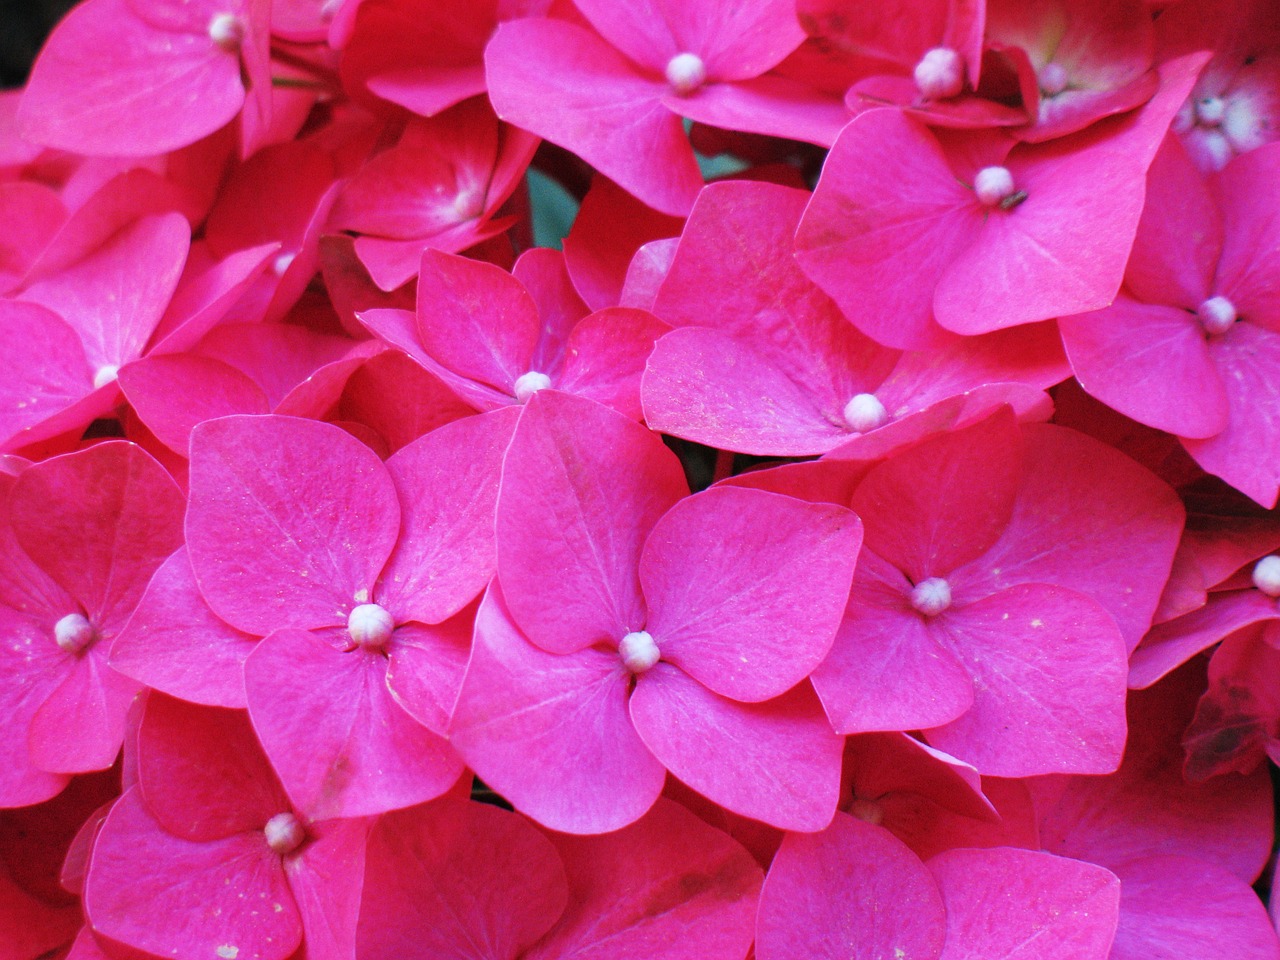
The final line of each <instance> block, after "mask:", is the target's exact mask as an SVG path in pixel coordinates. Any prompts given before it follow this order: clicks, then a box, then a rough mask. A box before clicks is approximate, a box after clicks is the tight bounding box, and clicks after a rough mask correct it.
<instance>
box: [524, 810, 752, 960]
mask: <svg viewBox="0 0 1280 960" xmlns="http://www.w3.org/2000/svg"><path fill="white" fill-rule="evenodd" d="M551 839H552V842H553V843H554V844H555V847H556V849H557V850H558V851H559V853H560V856H561V858H562V859H563V861H564V869H565V871H566V873H567V874H568V878H569V898H568V908H567V909H566V910H565V913H564V916H562V917H561V918H560V921H559V923H557V924H556V926H555V927H554V929H552V931H551V932H550V933H549V934H547V936H546V937H544V938H543V939H542V940H541V941H540V942H539V943H538V944H537V945H536V946H535V947H534V948H533V949H532V950H531V951H529V953H528V954H526V955H525V957H526V958H527V960H553V958H560V957H570V956H572V957H575V958H578V960H608V958H612V957H618V956H636V957H647V958H652V960H676V958H678V957H684V956H691V955H695V956H697V957H700V958H704V960H738V958H740V957H742V956H743V954H744V952H745V951H746V950H747V947H748V946H749V943H750V940H751V921H752V918H753V917H754V916H755V909H756V901H757V898H758V896H759V890H760V882H761V876H760V868H759V867H758V866H757V865H756V864H755V862H754V861H753V860H752V859H751V857H750V855H749V854H748V853H747V852H746V851H745V850H744V849H743V848H742V847H741V846H740V845H739V844H738V843H737V842H735V841H734V840H731V839H730V838H729V837H727V836H725V835H724V834H723V833H721V832H720V831H718V830H716V829H714V828H712V827H709V826H707V825H706V824H704V823H702V822H700V821H699V820H698V819H697V818H696V817H695V816H694V815H693V814H691V813H689V812H688V811H687V810H685V809H684V808H682V807H681V806H680V805H679V804H677V803H674V802H673V801H671V800H666V799H659V800H658V802H657V803H656V804H655V805H654V807H653V809H652V810H650V811H649V812H648V813H647V814H645V816H644V817H642V818H641V819H640V820H639V821H637V822H636V823H633V824H631V825H630V826H627V827H624V828H622V829H621V830H618V831H615V832H614V833H610V834H606V835H604V836H600V837H573V836H566V835H563V834H560V835H554V836H552V838H551Z"/></svg>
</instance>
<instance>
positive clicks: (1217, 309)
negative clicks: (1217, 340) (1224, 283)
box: [1196, 297, 1239, 336]
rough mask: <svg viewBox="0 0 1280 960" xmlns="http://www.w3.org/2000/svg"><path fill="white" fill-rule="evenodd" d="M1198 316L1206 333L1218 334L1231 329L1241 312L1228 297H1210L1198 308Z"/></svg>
mask: <svg viewBox="0 0 1280 960" xmlns="http://www.w3.org/2000/svg"><path fill="white" fill-rule="evenodd" d="M1196 316H1197V317H1198V318H1199V319H1200V325H1201V326H1202V327H1204V332H1205V333H1207V334H1209V335H1210V336H1218V335H1221V334H1224V333H1226V332H1227V331H1228V330H1230V329H1231V326H1232V324H1234V323H1235V322H1236V319H1237V318H1238V317H1239V314H1238V313H1236V307H1235V304H1233V303H1232V302H1231V301H1230V300H1228V299H1227V298H1226V297H1210V298H1209V299H1208V300H1206V301H1205V302H1204V303H1202V304H1200V306H1198V307H1197V308H1196Z"/></svg>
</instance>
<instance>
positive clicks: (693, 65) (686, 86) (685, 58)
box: [667, 53, 707, 97]
mask: <svg viewBox="0 0 1280 960" xmlns="http://www.w3.org/2000/svg"><path fill="white" fill-rule="evenodd" d="M706 79H707V65H706V64H705V63H703V62H702V58H701V57H700V56H698V55H697V54H696V53H677V54H676V55H675V56H674V57H672V58H671V59H670V60H668V61H667V83H669V84H671V89H672V90H674V91H675V92H676V93H678V94H680V96H682V97H685V96H688V95H689V94H691V93H693V91H695V90H697V89H698V88H699V87H700V86H702V85H703V83H705V82H706Z"/></svg>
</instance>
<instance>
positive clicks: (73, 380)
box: [0, 300, 93, 448]
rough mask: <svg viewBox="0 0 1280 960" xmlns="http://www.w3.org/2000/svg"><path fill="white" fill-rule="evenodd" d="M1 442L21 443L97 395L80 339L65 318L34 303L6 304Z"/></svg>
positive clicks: (1, 306) (0, 367)
mask: <svg viewBox="0 0 1280 960" xmlns="http://www.w3.org/2000/svg"><path fill="white" fill-rule="evenodd" d="M0 374H2V375H0V438H3V441H6V443H5V445H6V447H10V448H11V447H12V446H13V445H21V444H22V443H23V442H25V441H24V438H23V437H22V435H21V431H23V430H29V429H30V428H31V427H34V426H36V425H37V424H39V423H40V422H41V421H43V420H46V419H47V418H49V417H51V416H53V415H55V414H57V413H58V412H59V411H62V410H65V409H67V408H68V407H70V406H71V405H72V404H74V403H75V402H76V401H77V400H79V399H81V398H82V397H84V396H86V395H88V394H90V393H91V392H92V391H93V369H92V368H91V367H90V366H89V361H88V360H87V359H86V358H85V355H84V347H82V346H81V345H80V338H79V337H78V336H77V335H76V332H75V330H73V329H72V328H71V326H70V325H69V324H67V323H66V321H64V320H63V319H62V318H61V317H59V316H58V315H57V314H55V313H53V312H52V311H50V310H46V309H45V308H44V307H41V306H39V305H37V304H34V303H21V302H15V301H10V300H4V301H0Z"/></svg>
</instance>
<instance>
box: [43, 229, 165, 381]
mask: <svg viewBox="0 0 1280 960" xmlns="http://www.w3.org/2000/svg"><path fill="white" fill-rule="evenodd" d="M190 235H191V228H190V226H189V225H188V224H187V221H186V219H185V218H184V217H183V216H182V215H181V214H177V213H169V214H163V215H158V216H150V217H143V218H141V219H140V220H138V221H137V222H135V223H134V224H133V225H131V226H129V227H127V228H125V229H124V230H121V231H120V232H119V233H117V234H116V235H115V236H113V237H112V238H111V239H110V240H108V241H107V242H106V243H105V244H103V245H102V246H101V247H100V248H98V249H97V250H96V251H95V252H94V253H92V254H91V255H89V256H87V257H85V258H84V259H83V260H81V261H80V262H78V263H77V264H75V265H73V266H69V267H67V268H65V269H63V270H61V271H59V272H58V273H57V274H55V275H53V276H51V277H48V278H47V279H43V280H39V281H37V282H36V283H34V284H31V285H30V286H28V287H27V288H26V289H25V290H24V291H23V293H22V297H23V299H25V300H29V301H32V302H35V303H39V304H41V305H42V306H45V307H48V308H49V309H50V310H52V311H54V312H55V313H57V314H58V315H59V316H61V317H63V318H64V319H65V320H66V321H67V323H68V324H70V325H71V326H72V327H73V328H74V329H75V331H76V333H77V334H78V335H79V337H80V340H81V342H82V343H83V344H84V350H85V355H86V357H87V358H88V360H89V363H90V365H91V367H92V368H93V369H94V370H95V371H101V369H102V368H103V367H107V368H109V369H111V368H118V367H120V366H121V365H123V364H125V363H127V362H128V361H130V360H133V359H135V358H136V357H138V356H140V355H141V354H142V349H143V347H145V346H146V344H147V341H148V340H149V339H150V338H151V334H152V331H154V330H155V328H156V325H157V324H158V323H159V322H160V318H161V316H162V315H163V314H164V311H165V308H166V307H167V306H168V305H169V300H170V298H171V297H172V296H173V292H174V290H175V289H176V288H177V285H178V279H179V278H180V277H181V276H182V266H183V264H184V263H185V262H186V258H187V246H188V243H189V240H190ZM111 372H112V373H114V369H111ZM104 377H105V378H106V379H107V380H109V379H112V378H111V377H109V376H108V375H107V374H102V373H99V374H98V375H97V376H96V377H95V384H96V385H99V386H100V385H101V382H100V381H103V379H104Z"/></svg>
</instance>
